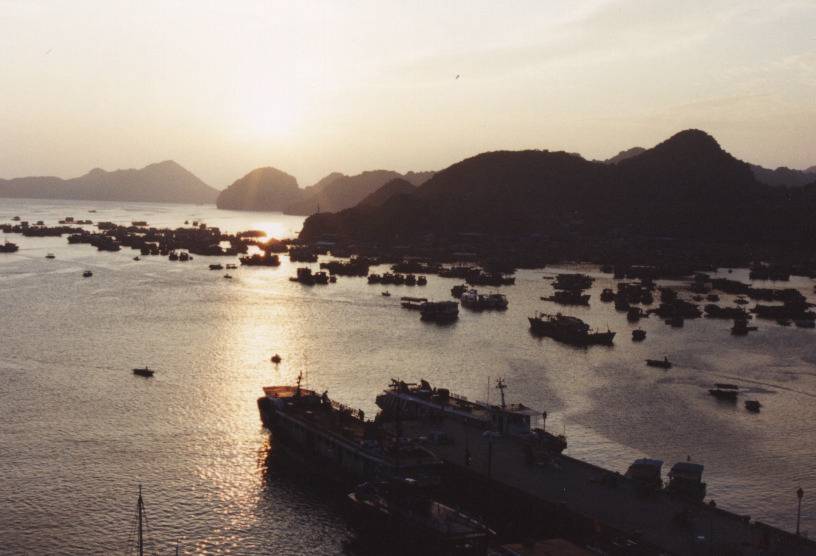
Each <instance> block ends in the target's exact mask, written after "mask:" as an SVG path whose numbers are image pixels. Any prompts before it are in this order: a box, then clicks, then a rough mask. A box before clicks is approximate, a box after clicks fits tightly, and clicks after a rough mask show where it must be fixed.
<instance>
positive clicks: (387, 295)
mask: <svg viewBox="0 0 816 556" xmlns="http://www.w3.org/2000/svg"><path fill="white" fill-rule="evenodd" d="M382 296H383V297H391V292H390V291H387V290H386V291H384V292H382Z"/></svg>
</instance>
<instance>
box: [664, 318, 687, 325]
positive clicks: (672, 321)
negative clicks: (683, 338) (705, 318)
mask: <svg viewBox="0 0 816 556" xmlns="http://www.w3.org/2000/svg"><path fill="white" fill-rule="evenodd" d="M665 323H666V324H668V325H669V326H671V327H672V328H683V324H684V323H685V321H684V320H683V317H680V316H673V317H669V318H667V319H666V320H665Z"/></svg>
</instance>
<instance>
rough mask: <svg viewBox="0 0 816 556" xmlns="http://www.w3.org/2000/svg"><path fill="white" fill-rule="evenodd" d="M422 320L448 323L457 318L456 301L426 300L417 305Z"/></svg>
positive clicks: (457, 304)
mask: <svg viewBox="0 0 816 556" xmlns="http://www.w3.org/2000/svg"><path fill="white" fill-rule="evenodd" d="M419 313H420V315H421V318H422V320H424V321H430V322H436V323H440V324H443V323H449V322H453V321H455V320H456V319H458V318H459V303H457V302H456V301H426V302H425V303H423V304H422V305H421V306H420V307H419Z"/></svg>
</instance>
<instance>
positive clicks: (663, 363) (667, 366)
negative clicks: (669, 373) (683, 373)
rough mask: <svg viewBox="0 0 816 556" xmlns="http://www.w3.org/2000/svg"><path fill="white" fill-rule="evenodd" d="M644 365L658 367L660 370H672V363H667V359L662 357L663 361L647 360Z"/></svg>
mask: <svg viewBox="0 0 816 556" xmlns="http://www.w3.org/2000/svg"><path fill="white" fill-rule="evenodd" d="M646 365H647V366H649V367H658V368H660V369H671V368H672V363H671V361H669V358H668V357H664V358H663V359H647V360H646Z"/></svg>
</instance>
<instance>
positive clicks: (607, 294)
mask: <svg viewBox="0 0 816 556" xmlns="http://www.w3.org/2000/svg"><path fill="white" fill-rule="evenodd" d="M601 301H603V302H604V303H611V302H613V301H615V292H614V291H612V290H611V289H610V288H604V290H603V291H602V292H601Z"/></svg>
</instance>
